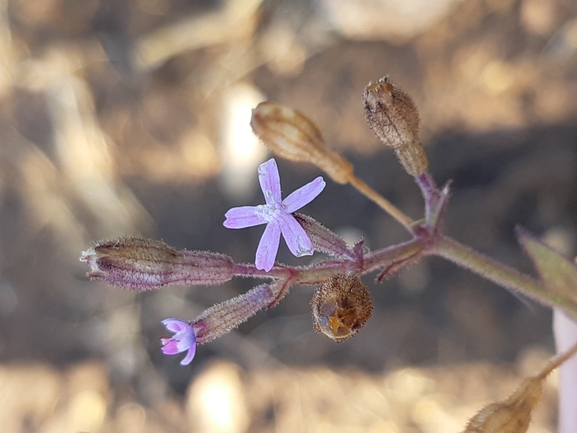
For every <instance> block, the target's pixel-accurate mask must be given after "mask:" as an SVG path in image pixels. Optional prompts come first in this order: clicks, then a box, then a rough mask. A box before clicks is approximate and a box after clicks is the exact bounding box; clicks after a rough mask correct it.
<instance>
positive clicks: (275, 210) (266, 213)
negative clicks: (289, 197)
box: [254, 203, 282, 223]
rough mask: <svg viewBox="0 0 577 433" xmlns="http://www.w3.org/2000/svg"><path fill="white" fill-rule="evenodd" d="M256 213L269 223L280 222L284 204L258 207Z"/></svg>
mask: <svg viewBox="0 0 577 433" xmlns="http://www.w3.org/2000/svg"><path fill="white" fill-rule="evenodd" d="M254 213H255V214H256V215H258V216H260V217H261V218H262V219H264V220H265V221H266V222H267V223H270V222H273V221H278V219H279V217H280V215H281V213H282V204H281V203H278V204H277V203H275V204H272V205H270V204H261V205H258V206H257V207H256V209H255V211H254Z"/></svg>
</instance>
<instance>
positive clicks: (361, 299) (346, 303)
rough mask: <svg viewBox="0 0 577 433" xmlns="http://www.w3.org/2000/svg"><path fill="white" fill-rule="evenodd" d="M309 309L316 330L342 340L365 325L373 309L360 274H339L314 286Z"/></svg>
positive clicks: (367, 290) (336, 339)
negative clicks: (316, 286) (315, 288)
mask: <svg viewBox="0 0 577 433" xmlns="http://www.w3.org/2000/svg"><path fill="white" fill-rule="evenodd" d="M311 310H312V315H313V325H314V327H315V331H317V332H322V333H323V334H325V335H326V336H328V337H329V338H331V339H333V340H335V341H343V340H346V339H347V338H350V337H352V336H353V335H354V334H356V333H357V332H358V331H359V330H360V329H361V328H362V327H363V326H365V323H367V321H368V320H369V318H370V317H371V313H372V312H373V302H372V301H371V295H370V293H369V289H368V288H367V286H365V284H363V282H362V281H361V280H360V278H359V277H357V276H355V275H342V274H340V275H335V276H333V277H332V278H330V279H328V280H327V281H325V282H324V283H323V284H321V285H320V286H319V287H318V288H317V290H316V292H315V294H314V296H313V299H312V300H311Z"/></svg>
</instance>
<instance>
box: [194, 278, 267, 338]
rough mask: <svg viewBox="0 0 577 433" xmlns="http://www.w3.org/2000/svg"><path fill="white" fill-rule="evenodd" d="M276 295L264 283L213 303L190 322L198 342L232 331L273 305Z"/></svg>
mask: <svg viewBox="0 0 577 433" xmlns="http://www.w3.org/2000/svg"><path fill="white" fill-rule="evenodd" d="M276 296H277V294H276V293H275V292H274V291H273V290H272V289H271V287H270V286H269V285H268V284H263V285H261V286H257V287H255V288H254V289H251V290H249V291H248V292H246V293H244V294H242V295H239V296H237V297H235V298H232V299H229V300H228V301H224V302H221V303H220V304H216V305H213V306H212V307H210V308H209V309H208V310H205V311H204V312H203V313H202V314H201V315H200V316H198V317H197V318H196V319H194V320H193V321H192V322H190V326H192V329H193V330H194V333H195V335H196V342H197V343H198V344H204V343H208V342H210V341H212V340H214V339H215V338H218V337H220V336H221V335H223V334H226V333H227V332H230V331H231V330H233V329H234V328H236V327H237V326H238V325H240V324H241V323H243V322H244V321H246V320H247V319H248V318H249V317H251V316H253V315H254V314H256V313H257V312H258V311H259V310H261V309H263V308H266V307H268V306H269V305H271V304H272V303H273V302H274V300H275V299H276Z"/></svg>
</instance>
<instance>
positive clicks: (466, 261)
mask: <svg viewBox="0 0 577 433" xmlns="http://www.w3.org/2000/svg"><path fill="white" fill-rule="evenodd" d="M427 253H428V254H432V255H437V256H441V257H444V258H445V259H447V260H450V261H452V262H454V263H456V264H458V265H460V266H462V267H464V268H467V269H469V270H470V271H472V272H475V273H476V274H479V275H481V276H482V277H485V278H486V279H488V280H490V281H493V282H494V283H496V284H498V285H500V286H502V287H505V288H507V289H510V290H513V291H516V292H519V293H522V294H523V295H525V296H528V297H529V298H532V299H535V300H536V301H539V302H540V303H542V304H545V305H548V306H550V307H561V308H564V309H567V310H570V311H573V312H577V306H576V305H575V304H574V303H573V302H571V300H569V299H567V298H565V297H562V296H559V295H556V294H554V293H551V292H549V291H547V290H546V289H545V287H543V285H542V284H541V283H540V282H539V281H538V280H536V279H535V278H533V277H530V276H529V275H526V274H523V273H521V272H519V271H517V270H516V269H513V268H511V267H509V266H506V265H504V264H502V263H500V262H498V261H497V260H494V259H492V258H490V257H487V256H484V255H483V254H481V253H478V252H477V251H475V250H473V249H471V248H469V247H467V246H465V245H463V244H460V243H459V242H457V241H455V240H453V239H450V238H448V237H445V236H440V237H439V238H437V241H436V242H435V243H434V245H433V247H432V248H431V250H429V251H427Z"/></svg>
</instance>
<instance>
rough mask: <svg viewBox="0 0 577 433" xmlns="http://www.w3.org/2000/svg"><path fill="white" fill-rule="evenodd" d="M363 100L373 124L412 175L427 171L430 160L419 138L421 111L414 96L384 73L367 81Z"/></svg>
mask: <svg viewBox="0 0 577 433" xmlns="http://www.w3.org/2000/svg"><path fill="white" fill-rule="evenodd" d="M363 102H364V112H365V118H366V120H367V123H368V125H369V128H371V130H372V131H373V132H374V133H375V134H376V136H377V137H378V138H379V140H381V142H382V143H383V144H385V145H386V146H389V147H392V148H393V149H394V150H395V152H396V154H397V157H398V158H399V160H400V161H401V164H403V167H405V170H406V171H407V172H408V173H409V174H410V175H411V176H418V175H420V174H423V173H424V172H425V170H426V169H427V165H428V162H427V157H426V155H425V152H424V150H423V146H422V145H421V143H420V142H419V112H418V110H417V107H416V105H415V104H414V103H413V100H412V99H411V97H410V96H409V95H408V94H407V93H405V92H404V91H402V90H401V89H399V88H398V87H397V86H395V85H394V84H393V83H392V82H391V80H390V79H389V77H383V78H381V79H379V80H378V81H377V82H376V83H373V82H372V81H371V82H370V83H369V84H368V85H367V87H366V88H365V91H364V93H363Z"/></svg>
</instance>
